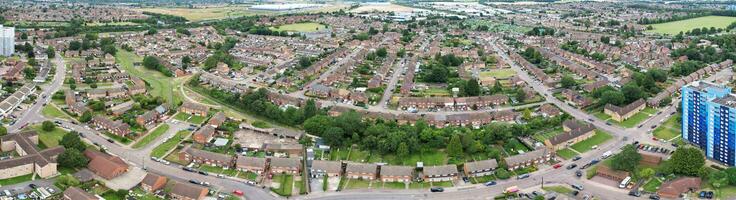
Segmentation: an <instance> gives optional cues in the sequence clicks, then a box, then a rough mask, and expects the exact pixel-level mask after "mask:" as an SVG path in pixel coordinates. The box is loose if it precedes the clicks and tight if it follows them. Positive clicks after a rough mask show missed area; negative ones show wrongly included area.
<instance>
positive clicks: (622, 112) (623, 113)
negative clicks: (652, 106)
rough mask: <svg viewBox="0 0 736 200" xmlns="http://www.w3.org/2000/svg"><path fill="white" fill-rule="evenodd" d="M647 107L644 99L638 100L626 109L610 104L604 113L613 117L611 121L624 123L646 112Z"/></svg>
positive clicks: (625, 107) (604, 109)
mask: <svg viewBox="0 0 736 200" xmlns="http://www.w3.org/2000/svg"><path fill="white" fill-rule="evenodd" d="M646 107H647V104H646V101H644V99H639V100H636V101H634V102H632V103H630V104H629V105H626V106H624V107H618V106H616V105H613V104H610V103H609V104H606V106H605V107H604V108H603V113H606V114H607V115H609V116H611V119H613V120H616V121H617V122H622V121H624V120H626V119H629V118H630V117H632V116H634V115H635V114H636V113H639V112H640V111H642V110H644V108H646Z"/></svg>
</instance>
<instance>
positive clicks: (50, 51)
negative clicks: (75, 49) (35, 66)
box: [46, 46, 56, 58]
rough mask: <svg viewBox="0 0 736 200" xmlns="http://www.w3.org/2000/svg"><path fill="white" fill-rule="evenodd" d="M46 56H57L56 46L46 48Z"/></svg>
mask: <svg viewBox="0 0 736 200" xmlns="http://www.w3.org/2000/svg"><path fill="white" fill-rule="evenodd" d="M46 56H48V57H49V58H54V57H56V50H55V49H54V47H52V46H49V48H46Z"/></svg>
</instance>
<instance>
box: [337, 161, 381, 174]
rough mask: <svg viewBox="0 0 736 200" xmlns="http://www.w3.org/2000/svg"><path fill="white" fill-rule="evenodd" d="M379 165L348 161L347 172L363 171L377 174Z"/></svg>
mask: <svg viewBox="0 0 736 200" xmlns="http://www.w3.org/2000/svg"><path fill="white" fill-rule="evenodd" d="M377 167H378V165H376V164H367V163H348V166H347V167H346V168H345V172H347V173H363V174H375V173H376V171H377V170H378V168H377Z"/></svg>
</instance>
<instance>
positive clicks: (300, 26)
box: [270, 22, 327, 33]
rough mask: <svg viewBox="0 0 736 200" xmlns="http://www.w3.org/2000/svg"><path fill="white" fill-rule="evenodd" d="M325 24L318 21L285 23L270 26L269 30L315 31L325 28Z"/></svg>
mask: <svg viewBox="0 0 736 200" xmlns="http://www.w3.org/2000/svg"><path fill="white" fill-rule="evenodd" d="M326 28H327V26H325V25H322V24H320V23H313V22H305V23H295V24H286V25H281V26H276V27H271V28H270V29H271V30H274V31H295V32H303V33H305V32H315V31H321V30H324V29H326Z"/></svg>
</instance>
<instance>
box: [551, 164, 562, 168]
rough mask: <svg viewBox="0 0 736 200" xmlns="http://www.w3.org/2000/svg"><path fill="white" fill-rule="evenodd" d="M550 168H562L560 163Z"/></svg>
mask: <svg viewBox="0 0 736 200" xmlns="http://www.w3.org/2000/svg"><path fill="white" fill-rule="evenodd" d="M552 167H553V168H555V169H557V168H560V167H562V164H560V163H557V164H555V165H553V166H552Z"/></svg>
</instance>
